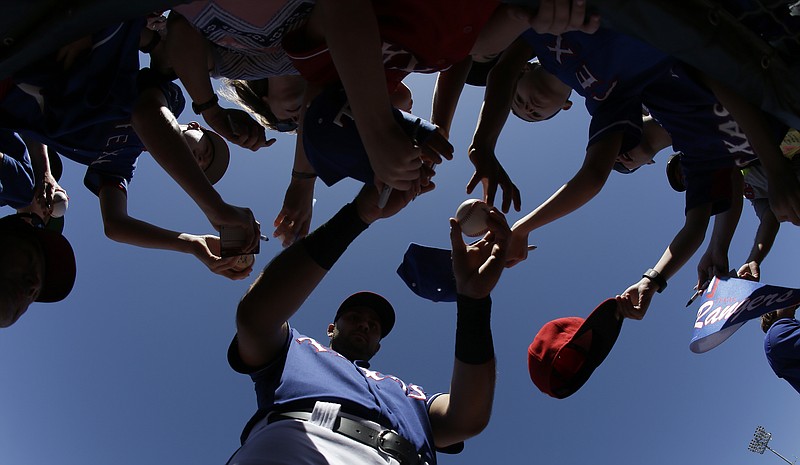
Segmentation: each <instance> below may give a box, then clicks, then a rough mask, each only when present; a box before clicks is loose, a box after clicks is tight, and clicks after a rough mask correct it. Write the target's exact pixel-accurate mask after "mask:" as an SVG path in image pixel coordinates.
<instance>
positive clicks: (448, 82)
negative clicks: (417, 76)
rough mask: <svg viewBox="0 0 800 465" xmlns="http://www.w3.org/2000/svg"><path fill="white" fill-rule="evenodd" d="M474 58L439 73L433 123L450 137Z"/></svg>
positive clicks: (434, 92) (432, 114)
mask: <svg viewBox="0 0 800 465" xmlns="http://www.w3.org/2000/svg"><path fill="white" fill-rule="evenodd" d="M471 66H472V58H471V57H467V58H466V59H464V60H462V61H461V62H459V63H456V64H455V65H453V66H451V67H450V68H449V69H448V70H446V71H442V72H440V73H439V76H438V78H437V79H436V87H434V89H433V104H432V108H431V123H433V124H435V125H437V126H439V128H441V129H442V130H443V131H444V133H445V135H446V136H449V135H450V127H451V125H452V123H453V117H454V116H455V113H456V108H457V107H458V100H459V98H460V97H461V92H462V91H463V89H464V83H465V82H466V81H467V75H468V74H469V70H470V67H471Z"/></svg>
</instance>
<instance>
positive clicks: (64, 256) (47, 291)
mask: <svg viewBox="0 0 800 465" xmlns="http://www.w3.org/2000/svg"><path fill="white" fill-rule="evenodd" d="M31 231H32V233H33V236H34V237H35V238H36V240H38V241H39V244H41V246H42V250H43V252H44V263H45V265H44V282H43V283H42V290H41V291H40V292H39V297H37V298H36V301H37V302H58V301H60V300H64V298H65V297H67V296H68V295H69V293H70V291H72V286H73V285H74V284H75V274H76V266H75V252H74V251H73V250H72V246H71V245H70V243H69V241H68V240H67V238H66V237H64V236H62V235H61V234H59V233H57V232H54V231H48V230H46V229H38V228H33V229H32V230H31Z"/></svg>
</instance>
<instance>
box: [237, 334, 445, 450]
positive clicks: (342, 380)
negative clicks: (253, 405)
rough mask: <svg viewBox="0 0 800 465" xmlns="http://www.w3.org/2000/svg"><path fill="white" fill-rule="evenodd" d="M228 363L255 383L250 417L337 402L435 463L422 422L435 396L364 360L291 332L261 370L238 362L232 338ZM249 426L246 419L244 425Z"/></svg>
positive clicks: (429, 436)
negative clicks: (386, 429) (278, 352)
mask: <svg viewBox="0 0 800 465" xmlns="http://www.w3.org/2000/svg"><path fill="white" fill-rule="evenodd" d="M228 362H229V363H230V365H231V367H232V368H233V369H234V370H236V371H237V372H239V373H244V374H249V375H250V377H251V378H252V379H253V381H254V382H255V390H256V398H257V401H258V409H259V413H257V414H256V417H261V418H263V415H264V414H266V412H269V411H272V410H282V411H287V409H288V410H291V409H292V406H296V405H304V406H308V405H313V401H317V400H321V401H327V402H337V403H340V404H342V409H343V410H345V411H347V412H349V413H352V414H355V415H358V416H361V417H363V418H366V419H369V420H373V421H377V422H378V423H381V424H383V425H384V426H386V427H390V428H392V429H394V430H395V431H397V432H398V433H399V434H400V435H401V436H403V437H404V438H406V439H408V440H409V441H411V442H412V443H413V444H414V445H415V446H416V448H417V450H418V451H419V453H420V454H422V457H423V458H424V459H425V460H427V461H428V462H429V463H431V464H434V463H436V456H435V453H434V445H433V434H432V431H431V425H430V421H429V419H428V406H429V404H430V402H431V401H432V400H433V399H434V398H435V396H431V397H429V396H428V395H427V394H426V393H425V391H424V390H423V389H422V388H421V387H420V386H417V385H416V384H411V383H405V382H404V381H402V380H401V379H399V378H397V377H395V376H391V375H386V374H383V373H380V372H378V371H373V370H371V369H369V364H368V363H366V362H364V361H356V362H351V361H349V360H347V359H346V358H345V357H344V356H342V355H340V354H339V353H338V352H335V351H334V350H332V349H330V348H329V347H327V346H325V345H323V344H320V343H319V342H317V341H316V340H314V339H312V338H310V337H307V336H304V335H302V334H300V333H299V332H297V330H295V329H293V328H290V331H289V334H288V338H287V340H286V345H285V347H284V352H283V354H282V355H280V356H279V358H277V359H276V360H275V361H273V362H271V363H270V364H268V365H267V366H265V367H263V368H260V369H257V370H255V371H252V370H249V369H248V368H247V367H246V366H245V365H244V364H243V363H242V361H241V359H240V358H239V350H238V339H237V338H234V339H233V342H231V346H230V348H229V350H228ZM253 423H254V422H253V421H252V420H251V422H250V425H252V424H253ZM247 433H248V431H247V430H246V431H245V433H244V434H243V442H244V441H245V440H246V439H245V437H246V435H247Z"/></svg>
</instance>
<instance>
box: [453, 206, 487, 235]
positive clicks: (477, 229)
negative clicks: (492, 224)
mask: <svg viewBox="0 0 800 465" xmlns="http://www.w3.org/2000/svg"><path fill="white" fill-rule="evenodd" d="M489 209H490V207H489V205H487V204H486V202H484V201H482V200H478V199H469V200H465V201H464V203H462V204H461V205H459V207H458V210H456V221H458V224H459V225H460V226H461V232H463V233H464V234H465V235H467V236H469V237H478V236H483V235H484V234H486V232H487V231H489V226H488V224H487V220H488V218H489Z"/></svg>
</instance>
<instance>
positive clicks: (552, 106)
mask: <svg viewBox="0 0 800 465" xmlns="http://www.w3.org/2000/svg"><path fill="white" fill-rule="evenodd" d="M569 95H570V91H569V88H568V87H566V85H565V84H564V83H562V82H561V81H559V80H558V78H556V77H555V76H553V75H552V74H550V73H548V72H547V71H545V70H544V68H542V66H541V65H539V64H538V63H529V64H528V65H526V67H525V69H524V70H523V71H522V74H521V75H520V78H519V80H518V81H517V91H516V92H515V93H514V100H513V101H512V102H511V110H512V111H513V112H514V114H515V115H517V116H518V117H519V118H521V119H523V120H525V121H529V122H537V121H544V120H546V119H548V118H550V117H552V116H553V115H555V114H556V113H558V111H559V110H561V109H562V108H564V106H565V105H566V103H567V99H568V98H569Z"/></svg>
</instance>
